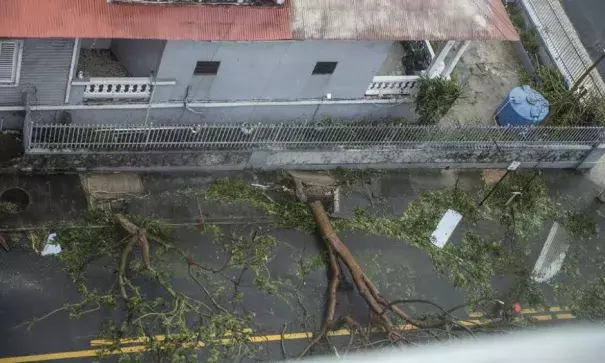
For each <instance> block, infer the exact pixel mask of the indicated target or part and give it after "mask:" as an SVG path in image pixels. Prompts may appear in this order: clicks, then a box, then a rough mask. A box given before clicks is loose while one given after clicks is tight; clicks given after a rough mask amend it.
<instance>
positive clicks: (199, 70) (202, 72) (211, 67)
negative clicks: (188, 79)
mask: <svg viewBox="0 0 605 363" xmlns="http://www.w3.org/2000/svg"><path fill="white" fill-rule="evenodd" d="M220 66H221V62H202V61H200V62H197V63H196V64H195V69H194V70H193V75H194V76H215V75H216V74H217V73H218V68H219V67H220Z"/></svg>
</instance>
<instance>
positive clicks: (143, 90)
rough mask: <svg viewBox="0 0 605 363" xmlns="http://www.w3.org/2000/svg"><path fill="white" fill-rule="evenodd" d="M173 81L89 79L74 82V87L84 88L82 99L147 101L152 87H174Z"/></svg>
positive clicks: (136, 78)
mask: <svg viewBox="0 0 605 363" xmlns="http://www.w3.org/2000/svg"><path fill="white" fill-rule="evenodd" d="M175 84H176V82H175V81H156V82H152V81H151V80H150V79H149V78H148V77H130V78H122V77H120V78H90V79H88V80H86V81H74V82H73V83H72V85H74V86H84V95H83V97H84V99H85V100H90V99H119V98H121V99H148V98H149V97H150V96H151V91H152V89H153V87H157V86H169V85H175Z"/></svg>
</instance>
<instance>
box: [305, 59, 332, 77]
mask: <svg viewBox="0 0 605 363" xmlns="http://www.w3.org/2000/svg"><path fill="white" fill-rule="evenodd" d="M321 67H329V68H331V70H330V71H329V72H320V70H322V68H321ZM336 67H338V62H331V61H330V62H328V61H320V62H316V63H315V67H313V71H312V72H311V75H312V76H331V75H333V74H334V72H336Z"/></svg>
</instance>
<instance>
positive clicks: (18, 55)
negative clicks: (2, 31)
mask: <svg viewBox="0 0 605 363" xmlns="http://www.w3.org/2000/svg"><path fill="white" fill-rule="evenodd" d="M0 43H14V44H15V55H14V59H13V73H12V75H11V79H10V80H3V79H1V78H0V87H16V86H18V85H19V81H20V79H21V63H22V60H23V40H18V39H0ZM0 51H1V47H0Z"/></svg>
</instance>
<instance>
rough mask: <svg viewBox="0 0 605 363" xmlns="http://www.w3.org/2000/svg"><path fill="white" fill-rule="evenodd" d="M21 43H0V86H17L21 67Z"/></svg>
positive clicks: (9, 41) (15, 41) (6, 41)
mask: <svg viewBox="0 0 605 363" xmlns="http://www.w3.org/2000/svg"><path fill="white" fill-rule="evenodd" d="M20 63H21V42H20V41H18V40H2V41H0V85H7V84H17V83H18V82H19V71H20V68H21V67H20V66H21V64H20Z"/></svg>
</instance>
